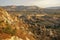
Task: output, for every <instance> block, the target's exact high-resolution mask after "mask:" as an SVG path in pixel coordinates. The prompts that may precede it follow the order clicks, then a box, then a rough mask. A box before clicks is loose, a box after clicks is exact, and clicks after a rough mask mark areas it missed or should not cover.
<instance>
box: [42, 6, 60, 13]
mask: <svg viewBox="0 0 60 40" xmlns="http://www.w3.org/2000/svg"><path fill="white" fill-rule="evenodd" d="M43 11H44V12H45V13H49V14H56V13H58V14H60V6H57V7H48V8H44V9H43Z"/></svg>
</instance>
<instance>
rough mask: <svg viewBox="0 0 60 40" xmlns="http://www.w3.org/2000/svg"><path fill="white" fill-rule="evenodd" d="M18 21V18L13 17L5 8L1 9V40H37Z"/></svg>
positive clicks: (20, 21)
mask: <svg viewBox="0 0 60 40" xmlns="http://www.w3.org/2000/svg"><path fill="white" fill-rule="evenodd" d="M27 26H28V25H27V24H23V21H22V20H18V18H17V17H16V16H11V15H10V14H8V13H7V11H6V10H5V9H3V8H0V39H1V40H35V39H34V37H33V33H29V32H30V31H29V30H28V28H27Z"/></svg>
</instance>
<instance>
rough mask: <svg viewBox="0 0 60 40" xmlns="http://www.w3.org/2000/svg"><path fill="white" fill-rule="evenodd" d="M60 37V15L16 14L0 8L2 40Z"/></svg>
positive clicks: (0, 36) (0, 39)
mask: <svg viewBox="0 0 60 40" xmlns="http://www.w3.org/2000/svg"><path fill="white" fill-rule="evenodd" d="M39 15H40V14H39ZM15 38H16V39H15ZM59 39H60V16H55V15H54V16H51V15H44V16H41V15H40V16H36V15H20V16H16V15H12V14H10V13H8V12H7V11H6V10H4V9H3V8H0V40H59Z"/></svg>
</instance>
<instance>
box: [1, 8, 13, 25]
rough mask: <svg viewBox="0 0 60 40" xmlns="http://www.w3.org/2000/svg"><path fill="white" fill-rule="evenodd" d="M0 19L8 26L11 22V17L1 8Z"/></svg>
mask: <svg viewBox="0 0 60 40" xmlns="http://www.w3.org/2000/svg"><path fill="white" fill-rule="evenodd" d="M0 18H1V19H2V20H4V22H6V21H7V22H8V23H9V24H11V23H12V22H13V19H12V18H11V16H10V15H9V14H8V13H7V11H6V10H5V9H3V8H0Z"/></svg>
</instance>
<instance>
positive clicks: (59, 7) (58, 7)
mask: <svg viewBox="0 0 60 40" xmlns="http://www.w3.org/2000/svg"><path fill="white" fill-rule="evenodd" d="M47 9H60V6H56V7H47Z"/></svg>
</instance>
